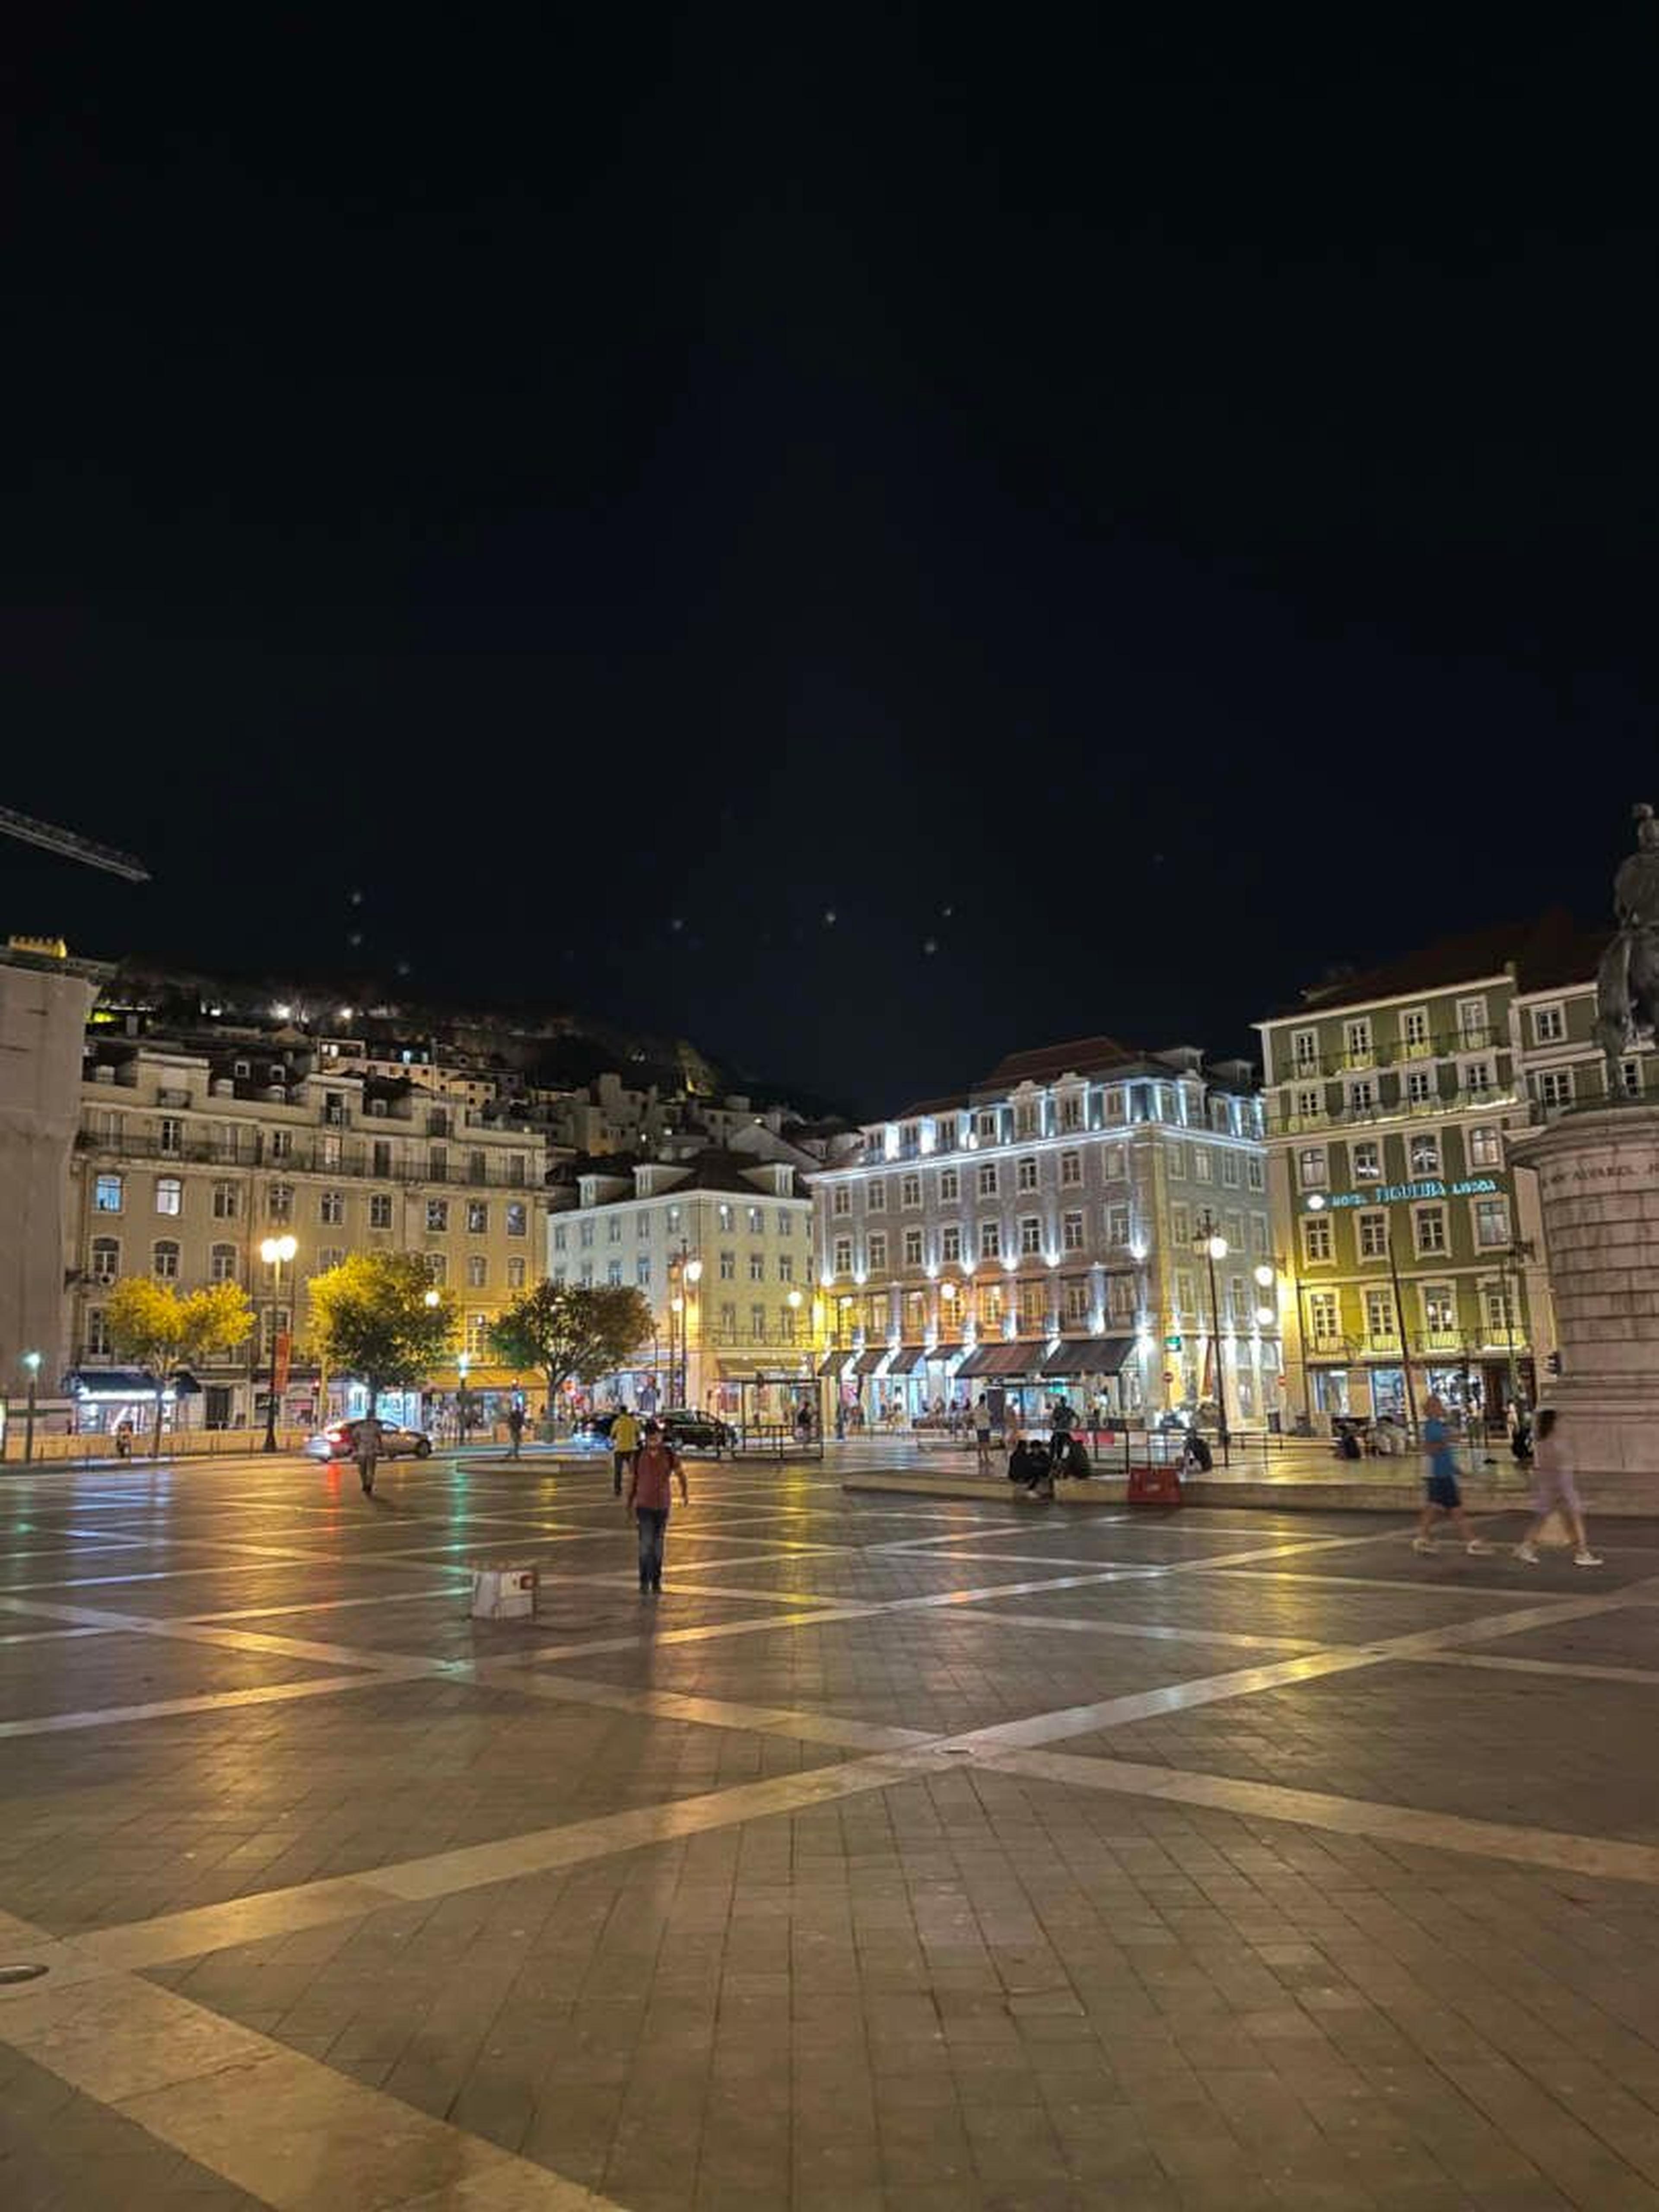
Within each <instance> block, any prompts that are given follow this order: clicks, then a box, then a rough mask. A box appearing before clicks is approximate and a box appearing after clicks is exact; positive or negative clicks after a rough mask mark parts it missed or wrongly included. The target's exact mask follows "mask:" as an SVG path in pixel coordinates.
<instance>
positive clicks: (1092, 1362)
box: [1042, 1336, 1135, 1375]
mask: <svg viewBox="0 0 1659 2212" xmlns="http://www.w3.org/2000/svg"><path fill="white" fill-rule="evenodd" d="M1134 1344H1135V1340H1134V1339H1133V1337H1132V1336H1080V1337H1079V1338H1078V1340H1076V1342H1075V1343H1073V1344H1062V1345H1061V1346H1059V1348H1058V1349H1057V1350H1056V1351H1054V1352H1050V1353H1049V1354H1048V1358H1046V1359H1045V1360H1044V1361H1043V1363H1042V1371H1043V1373H1044V1374H1045V1375H1115V1374H1116V1373H1117V1371H1118V1370H1119V1369H1120V1368H1121V1366H1122V1364H1123V1363H1124V1361H1125V1360H1126V1359H1127V1358H1128V1356H1129V1354H1130V1353H1131V1352H1133V1350H1134Z"/></svg>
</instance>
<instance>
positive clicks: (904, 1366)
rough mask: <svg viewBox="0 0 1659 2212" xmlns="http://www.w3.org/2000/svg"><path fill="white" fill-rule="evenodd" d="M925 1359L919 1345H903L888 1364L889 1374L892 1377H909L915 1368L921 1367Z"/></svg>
mask: <svg viewBox="0 0 1659 2212" xmlns="http://www.w3.org/2000/svg"><path fill="white" fill-rule="evenodd" d="M925 1357H926V1355H925V1354H924V1352H923V1351H922V1348H921V1346H920V1345H919V1344H902V1345H900V1346H899V1348H898V1350H897V1351H896V1352H895V1353H894V1354H893V1356H892V1358H891V1359H890V1360H889V1362H888V1363H887V1372H888V1373H889V1374H890V1375H908V1374H909V1373H910V1372H911V1370H913V1369H914V1368H917V1367H920V1366H921V1363H922V1360H923V1358H925Z"/></svg>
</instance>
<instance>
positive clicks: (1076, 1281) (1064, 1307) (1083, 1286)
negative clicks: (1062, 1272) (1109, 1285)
mask: <svg viewBox="0 0 1659 2212" xmlns="http://www.w3.org/2000/svg"><path fill="white" fill-rule="evenodd" d="M1060 1302H1061V1303H1060V1311H1061V1313H1062V1314H1063V1315H1064V1316H1065V1317H1066V1322H1068V1323H1069V1324H1070V1325H1072V1326H1073V1327H1075V1326H1076V1324H1077V1323H1078V1322H1084V1321H1087V1320H1088V1318H1089V1285H1088V1281H1087V1279H1086V1278H1085V1277H1083V1276H1080V1275H1073V1276H1070V1277H1068V1278H1067V1279H1066V1281H1065V1282H1064V1283H1063V1284H1062V1285H1060Z"/></svg>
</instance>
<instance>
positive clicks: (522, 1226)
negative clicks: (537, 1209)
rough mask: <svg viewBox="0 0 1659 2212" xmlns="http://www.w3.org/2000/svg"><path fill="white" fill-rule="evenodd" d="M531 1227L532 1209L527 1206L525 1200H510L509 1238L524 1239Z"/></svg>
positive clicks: (508, 1216)
mask: <svg viewBox="0 0 1659 2212" xmlns="http://www.w3.org/2000/svg"><path fill="white" fill-rule="evenodd" d="M529 1226H530V1209H529V1207H528V1206H526V1204H525V1202H524V1200H523V1199H521V1198H514V1199H509V1200H508V1201H507V1235H508V1236H509V1237H523V1236H525V1235H526V1234H527V1232H528V1231H529Z"/></svg>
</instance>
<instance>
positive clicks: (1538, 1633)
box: [0, 1458, 1659, 2212]
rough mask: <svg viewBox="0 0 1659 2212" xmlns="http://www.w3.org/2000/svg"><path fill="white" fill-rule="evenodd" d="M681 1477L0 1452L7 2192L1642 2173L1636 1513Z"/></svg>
mask: <svg viewBox="0 0 1659 2212" xmlns="http://www.w3.org/2000/svg"><path fill="white" fill-rule="evenodd" d="M691 1482H692V1504H691V1506H690V1510H689V1511H687V1512H685V1513H684V1514H677V1516H676V1517H675V1522H674V1526H673V1528H672V1530H671V1536H670V1547H669V1560H668V1575H667V1582H668V1589H667V1592H666V1594H665V1596H664V1597H663V1598H661V1599H660V1600H658V1601H650V1600H641V1598H640V1596H639V1595H638V1594H637V1590H636V1588H635V1577H634V1574H633V1570H632V1564H631V1557H630V1550H629V1534H628V1532H627V1529H626V1528H625V1526H624V1524H623V1519H622V1516H621V1513H620V1510H619V1509H618V1508H617V1505H616V1504H615V1503H614V1502H613V1500H612V1499H611V1494H610V1486H609V1478H608V1472H607V1471H605V1470H602V1469H601V1468H599V1467H598V1466H597V1465H596V1466H594V1467H592V1468H574V1469H573V1468H558V1469H552V1468H550V1467H549V1465H548V1463H547V1462H541V1463H539V1464H538V1463H537V1462H526V1464H525V1465H523V1466H522V1467H509V1466H507V1464H505V1463H504V1462H498V1461H493V1460H483V1459H479V1458H469V1459H468V1460H466V1461H465V1462H461V1463H459V1465H458V1464H455V1463H453V1462H447V1461H443V1460H435V1461H433V1462H428V1463H427V1464H426V1465H424V1466H420V1467H416V1466H411V1465H408V1464H407V1463H405V1464H404V1465H403V1466H401V1467H399V1468H398V1469H397V1470H396V1471H395V1472H392V1473H390V1474H388V1475H387V1476H386V1478H384V1479H383V1484H382V1490H383V1493H384V1494H383V1495H380V1496H378V1497H377V1498H375V1500H374V1502H373V1504H369V1503H368V1502H367V1501H364V1500H363V1499H362V1498H360V1497H359V1496H358V1495H357V1494H356V1491H355V1488H353V1487H349V1486H348V1485H347V1484H345V1483H344V1482H343V1481H342V1480H341V1479H340V1476H339V1474H338V1473H337V1471H329V1470H319V1469H317V1468H313V1467H311V1466H309V1465H303V1464H298V1463H295V1462H290V1461H287V1460H283V1461H279V1462H274V1463H271V1462H260V1461H257V1460H255V1461H246V1462H228V1463H224V1464H222V1465H220V1466H216V1467H213V1468H203V1469H195V1468H191V1469H180V1470H179V1471H176V1472H174V1471H171V1470H167V1469H163V1470H161V1472H159V1473H156V1474H150V1473H149V1471H148V1470H147V1469H145V1468H142V1467H141V1468H126V1469H121V1470H118V1471H106V1472H104V1473H91V1474H38V1475H33V1476H31V1475H26V1474H24V1473H23V1472H22V1471H21V1470H19V1469H16V1468H10V1469H8V1470H6V1471H5V1472H4V1473H3V1474H0V1507H3V1512H4V1517H3V1520H0V1802H3V1815H4V1817H3V1820H0V1964H4V1963H6V1962H15V1963H18V1964H30V1965H39V1966H45V1967H46V1969H47V1971H46V1973H45V1974H44V1975H42V1976H40V1977H39V1978H34V1979H33V1980H30V1981H27V1982H20V1983H17V1984H0V2204H3V2205H4V2206H5V2207H6V2208H7V2212H33V2208H46V2207H52V2208H64V2212H70V2208H78V2207H82V2206H85V2207H94V2206H96V2207H102V2206H106V2205H112V2204H121V2205H128V2206H133V2207H139V2208H148V2207H152V2206H156V2207H174V2206H177V2207H180V2208H184V2207H192V2208H197V2207H200V2208H206V2207H215V2208H217V2207H231V2206H238V2207H240V2206H246V2205H249V2204H258V2203H264V2204H271V2205H276V2206H282V2207H293V2208H307V2212H310V2208H315V2212H323V2208H342V2207H351V2208H356V2207H380V2206H386V2207H392V2206H405V2207H411V2208H412V2207H416V2206H420V2207H438V2206H455V2207H462V2206H477V2207H484V2206H489V2207H491V2208H494V2207H503V2208H506V2212H516V2208H519V2207H521V2206H522V2207H550V2208H567V2207H568V2208H574V2207H579V2206H586V2207H590V2208H593V2212H599V2208H602V2207H604V2206H606V2205H614V2206H620V2207H623V2208H625V2212H700V2208H731V2212H749V2209H750V2208H753V2212H759V2208H763V2207H775V2208H781V2207H799V2208H802V2212H876V2208H883V2212H896V2208H915V2212H945V2208H947V2207H948V2208H950V2212H958V2209H959V2208H961V2212H974V2209H975V2208H999V2212H1024V2208H1030V2212H1049V2208H1056V2212H1057V2208H1060V2207H1081V2206H1096V2205H1111V2206H1114V2207H1119V2206H1121V2207H1141V2206H1145V2207H1148V2208H1170V2212H1176V2209H1177V2208H1186V2207H1193V2208H1206V2207H1212V2206H1213V2207H1216V2208H1218V2212H1219V2208H1222V2207H1225V2208H1227V2212H1239V2208H1249V2207H1255V2206H1260V2207H1264V2208H1266V2207H1274V2208H1307V2212H1347V2208H1350V2207H1352V2208H1361V2207H1371V2208H1395V2209H1397V2212H1407V2208H1409V2212H1440V2208H1442V2207H1447V2208H1449V2207H1453V2206H1476V2207H1488V2208H1509V2207H1513V2208H1516V2212H1532V2208H1542V2207H1548V2206H1567V2205H1575V2206H1581V2207H1586V2208H1592V2212H1603V2208H1606V2212H1622V2208H1626V2207H1629V2208H1636V2207H1649V2208H1653V2212H1659V1784H1656V1783H1655V1781H1654V1779H1653V1769H1652V1761H1651V1758H1650V1752H1649V1748H1648V1745H1649V1740H1650V1736H1651V1734H1652V1731H1653V1724H1654V1721H1655V1719H1656V1717H1659V1653H1656V1651H1655V1650H1654V1640H1655V1635H1656V1632H1659V1525H1656V1523H1653V1522H1620V1523H1618V1524H1612V1523H1610V1524H1608V1528H1607V1530H1604V1531H1603V1532H1602V1534H1604V1536H1606V1537H1607V1542H1606V1544H1605V1547H1604V1548H1605V1549H1606V1550H1607V1565H1606V1566H1605V1568H1603V1569H1602V1570H1601V1571H1599V1572H1597V1573H1595V1574H1589V1573H1580V1572H1576V1571H1574V1570H1573V1569H1572V1567H1571V1565H1568V1564H1567V1563H1566V1562H1565V1560H1564V1559H1554V1560H1547V1562H1546V1563H1545V1564H1544V1565H1542V1566H1541V1567H1539V1568H1537V1569H1530V1570H1529V1569H1525V1568H1522V1567H1521V1566H1520V1565H1517V1564H1516V1563H1515V1562H1514V1561H1513V1560H1512V1559H1510V1557H1509V1556H1508V1555H1507V1553H1495V1554H1494V1555H1493V1556H1492V1557H1490V1558H1485V1559H1470V1558H1468V1557H1466V1556H1465V1555H1464V1554H1462V1553H1461V1552H1455V1551H1453V1550H1452V1549H1451V1548H1449V1547H1448V1548H1447V1549H1445V1550H1443V1552H1442V1553H1440V1554H1439V1555H1438V1556H1437V1557H1436V1558H1435V1559H1431V1560H1424V1559H1418V1558H1416V1557H1415V1556H1414V1555H1413V1553H1412V1552H1411V1550H1410V1548H1409V1543H1408V1535H1409V1528H1408V1527H1407V1523H1406V1522H1405V1521H1404V1520H1403V1519H1393V1518H1388V1519H1383V1518H1379V1517H1378V1516H1375V1515H1358V1514H1354V1515H1344V1514H1341V1513H1336V1512H1321V1513H1317V1514H1296V1515H1292V1514H1288V1513H1266V1512H1254V1513H1253V1512H1249V1511H1244V1510H1237V1509H1229V1510H1216V1511H1204V1512H1188V1513H1187V1514H1186V1515H1185V1516H1176V1517H1173V1518H1166V1517H1162V1516H1156V1515H1154V1516H1144V1515H1137V1514H1134V1513H1133V1512H1130V1511H1128V1510H1125V1509H1122V1508H1113V1507H1109V1506H1104V1505H1103V1506H1102V1507H1101V1508H1100V1509H1099V1510H1095V1511H1082V1510H1066V1511H1064V1512H1060V1511H1059V1510H1052V1511H1048V1512H1043V1511H1041V1510H1032V1509H1030V1508H1025V1507H1017V1506H1015V1505H1013V1504H1012V1503H1007V1502H1005V1501H1004V1500H1002V1499H1000V1498H994V1499H993V1498H987V1499H984V1500H974V1501H954V1500H945V1499H939V1498H904V1497H902V1496H894V1495H888V1496H874V1495H862V1496H860V1497H858V1498H848V1497H847V1496H845V1495H843V1493H842V1490H841V1487H840V1481H839V1477H838V1474H837V1471H836V1469H835V1468H833V1467H829V1468H813V1469H811V1470H810V1471H809V1472H806V1473H804V1474H803V1473H796V1472H786V1473H783V1474H780V1473H778V1472H777V1471H775V1470H770V1469H751V1468H730V1467H721V1468H713V1467H694V1468H692V1470H691ZM1491 1533H1492V1534H1494V1535H1495V1536H1499V1537H1501V1536H1504V1535H1505V1534H1509V1535H1513V1534H1514V1533H1516V1524H1514V1523H1510V1524H1492V1529H1491ZM501 1558H511V1559H534V1560H536V1561H537V1562H538V1565H539V1568H540V1571H541V1575H542V1593H541V1610H540V1613H539V1614H538V1618H537V1619H536V1620H534V1621H533V1622H530V1623H500V1624H484V1623H475V1622H473V1621H471V1620H470V1619H469V1617H468V1613H467V1595H468V1589H469V1580H470V1574H471V1563H473V1562H476V1561H480V1560H487V1559H501Z"/></svg>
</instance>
